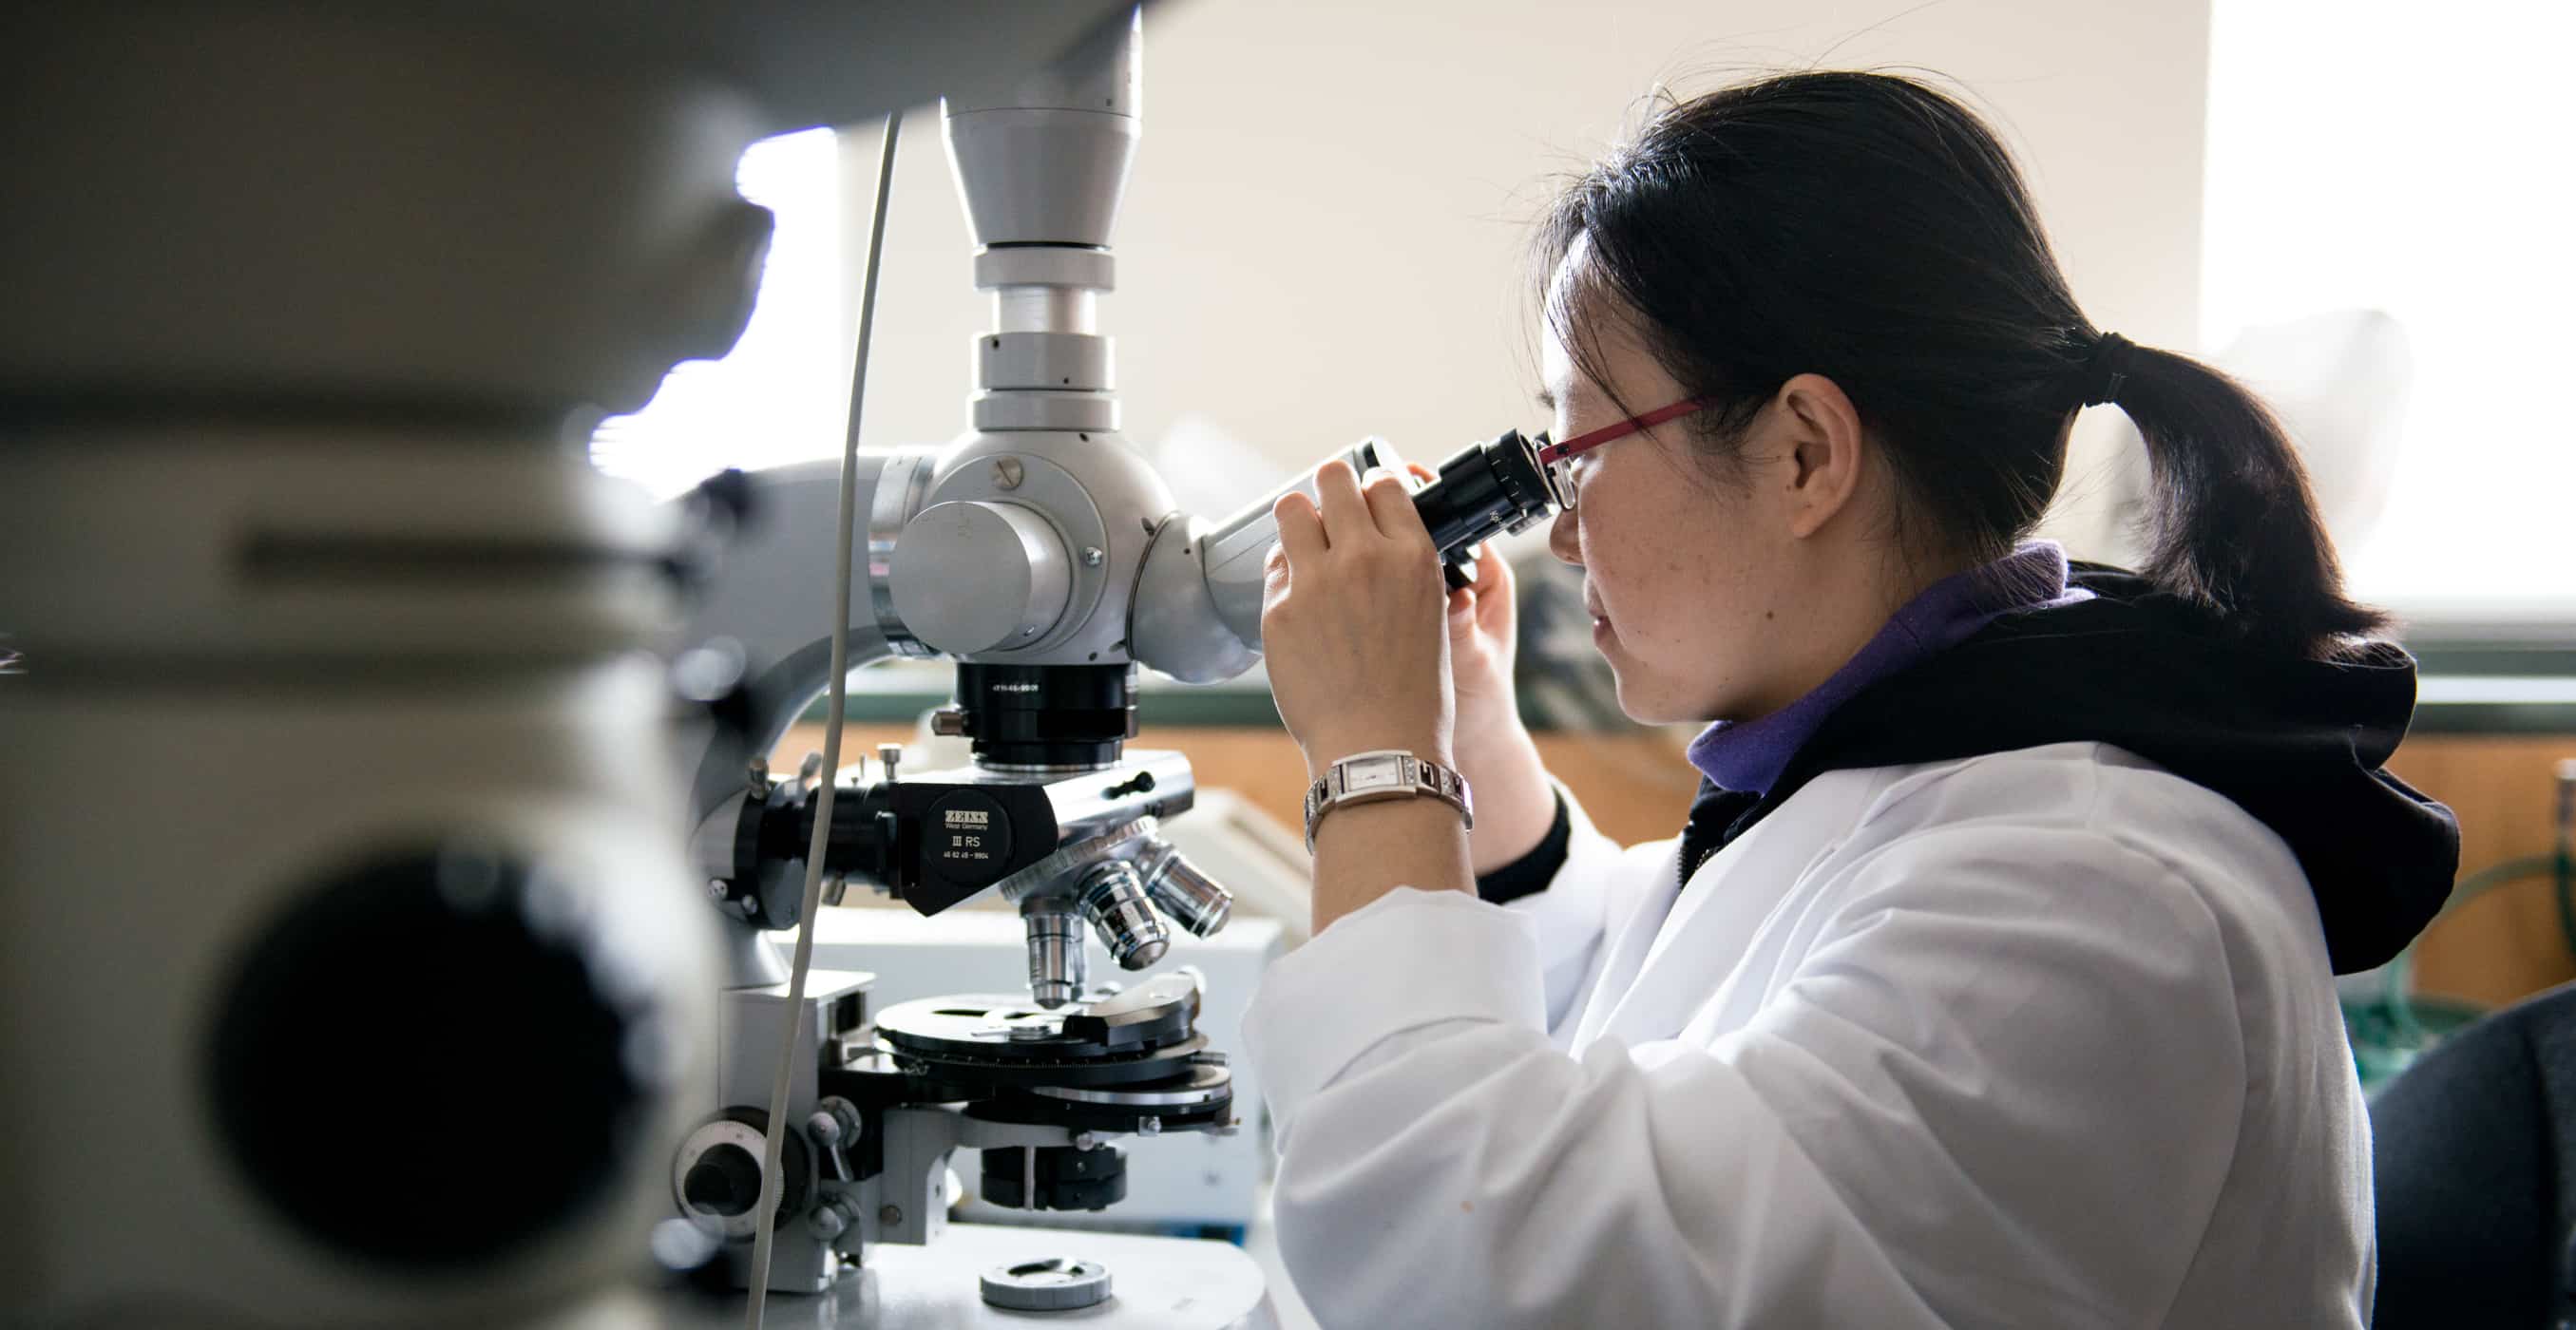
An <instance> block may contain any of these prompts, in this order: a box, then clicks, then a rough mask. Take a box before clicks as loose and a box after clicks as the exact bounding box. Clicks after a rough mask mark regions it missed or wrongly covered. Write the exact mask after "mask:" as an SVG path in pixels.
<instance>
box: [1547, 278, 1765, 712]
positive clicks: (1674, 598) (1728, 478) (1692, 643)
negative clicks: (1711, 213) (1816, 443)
mask: <svg viewBox="0 0 2576 1330" xmlns="http://www.w3.org/2000/svg"><path fill="white" fill-rule="evenodd" d="M1578 335H1581V336H1584V337H1586V338H1587V339H1591V338H1597V339H1598V347H1597V352H1598V357H1599V360H1600V362H1601V363H1600V365H1599V368H1600V369H1601V370H1602V372H1603V374H1604V377H1606V378H1607V379H1608V380H1609V382H1608V383H1606V384H1605V383H1598V382H1594V381H1592V380H1591V379H1589V378H1587V377H1585V375H1584V374H1583V373H1582V372H1581V371H1580V370H1578V369H1576V368H1575V365H1574V358H1573V356H1572V355H1571V354H1570V353H1569V352H1568V350H1567V348H1566V346H1565V344H1564V342H1563V341H1562V340H1560V339H1559V338H1558V337H1557V335H1556V333H1555V332H1554V331H1553V329H1552V328H1551V329H1542V333H1541V336H1542V339H1543V340H1542V353H1541V355H1542V360H1541V365H1540V372H1541V374H1542V376H1543V377H1544V379H1545V381H1546V382H1545V393H1546V397H1547V400H1549V401H1550V402H1551V403H1552V404H1553V406H1554V409H1555V412H1556V421H1555V435H1554V437H1556V438H1559V439H1568V438H1572V437H1574V436H1575V435H1577V434H1581V433H1583V432H1585V431H1587V430H1595V429H1600V428H1602V427H1603V426H1606V425H1611V424H1615V423H1617V422H1618V421H1620V420H1621V419H1623V418H1625V417H1627V416H1630V415H1639V414H1643V413H1645V412H1648V411H1652V410H1654V409H1655V408H1657V407H1661V406H1664V405H1666V404H1669V403H1672V402H1676V401H1680V400H1682V399H1684V398H1686V397H1688V396H1689V393H1688V392H1687V391H1686V390H1685V389H1684V388H1683V387H1682V386H1681V385H1680V384H1678V383H1676V382H1674V381H1673V379H1672V377H1671V376H1670V375H1668V374H1667V373H1665V372H1664V370H1663V368H1662V367H1661V366H1660V365H1658V364H1656V363H1655V360H1654V358H1653V357H1652V356H1651V355H1649V354H1647V352H1646V351H1645V349H1644V347H1643V346H1642V345H1641V344H1640V343H1639V342H1638V341H1637V340H1636V339H1635V338H1634V337H1633V336H1632V335H1629V334H1628V333H1626V332H1625V330H1623V329H1621V328H1619V327H1618V326H1616V321H1615V320H1613V321H1610V322H1608V323H1604V324H1600V325H1594V326H1587V327H1583V328H1581V329H1580V331H1579V334H1578ZM1613 390H1615V394H1616V396H1615V399H1614V396H1613ZM1622 404H1624V408H1623V405H1622ZM1776 414H1777V413H1776V410H1775V408H1765V410H1764V411H1763V412H1762V413H1761V415H1760V416H1758V417H1757V418H1756V419H1755V421H1754V423H1753V426H1752V428H1751V430H1750V431H1749V432H1748V435H1747V437H1746V439H1745V440H1744V444H1743V447H1742V450H1741V451H1740V453H1739V454H1738V455H1737V456H1736V458H1735V459H1734V460H1732V461H1731V462H1728V463H1724V464H1721V463H1719V462H1718V461H1716V460H1714V459H1711V458H1709V457H1708V456H1706V455H1705V454H1704V453H1702V452H1701V451H1700V450H1699V449H1698V448H1697V447H1696V446H1695V445H1694V444H1693V443H1692V441H1691V440H1692V435H1691V434H1690V432H1689V431H1690V430H1691V429H1692V427H1693V426H1694V425H1695V424H1697V423H1701V422H1695V421H1693V420H1691V419H1690V418H1687V417H1685V418H1683V419H1681V420H1675V421H1672V422H1669V423H1666V424H1663V425H1658V426H1656V427H1654V428H1653V429H1651V430H1647V431H1644V432H1641V433H1637V434H1631V435H1629V436H1627V437H1626V438H1623V439H1617V440H1614V441H1612V442H1610V443H1607V444H1604V445H1602V446H1601V447H1599V448H1596V449H1593V450H1592V451H1590V452H1587V453H1584V454H1583V455H1582V456H1581V457H1580V458H1578V459H1577V460H1576V461H1575V463H1574V466H1575V493H1576V495H1577V496H1578V498H1577V503H1576V505H1575V507H1574V508H1573V509H1571V510H1569V511H1566V512H1562V513H1559V514H1558V515H1557V518H1556V524H1555V526H1554V527H1553V528H1552V529H1551V530H1550V531H1549V533H1548V549H1549V551H1550V552H1552V553H1553V554H1555V555H1556V557H1558V558H1560V559H1562V560H1564V561H1565V562H1567V563H1570V564H1573V565H1576V566H1577V567H1580V568H1581V569H1583V574H1584V576H1583V593H1584V602H1585V605H1586V607H1587V608H1588V609H1589V610H1590V611H1591V613H1592V641H1593V645H1594V646H1595V647H1597V648H1598V649H1599V650H1600V652H1601V654H1602V655H1603V656H1604V657H1605V658H1607V659H1608V661H1609V662H1610V668H1611V671H1612V673H1613V674H1615V675H1616V676H1617V679H1618V688H1619V706H1620V708H1621V709H1622V710H1624V711H1626V712H1627V713H1628V715H1629V716H1631V717H1632V718H1634V719H1636V720H1639V721H1644V722H1648V723H1670V722H1683V721H1705V720H1713V719H1720V718H1724V719H1751V718H1753V717H1756V716H1760V715H1763V714H1767V713H1768V712H1770V711H1773V710H1776V709H1778V708H1779V707H1781V706H1785V705H1787V704H1788V703H1789V702H1790V701H1792V700H1794V699H1795V698H1796V697H1797V696H1798V695H1799V694H1800V693H1803V692H1804V691H1806V688H1807V687H1811V686H1812V685H1813V682H1814V681H1813V680H1806V679H1801V678H1797V677H1794V676H1796V675H1797V674H1799V673H1800V671H1799V670H1798V669H1797V668H1796V664H1797V662H1798V658H1799V656H1800V654H1801V653H1800V652H1799V651H1798V650H1797V649H1796V646H1795V645H1794V644H1793V643H1792V642H1791V641H1790V640H1788V639H1789V638H1793V637H1794V636H1795V635H1796V634H1797V633H1798V631H1799V629H1800V627H1801V619H1802V616H1801V615H1800V613H1799V609H1800V606H1799V604H1798V598H1797V595H1796V593H1797V590H1798V584H1799V582H1800V580H1801V579H1800V577H1799V572H1800V568H1799V561H1798V559H1797V557H1796V556H1797V555H1798V554H1799V553H1800V551H1799V550H1798V549H1797V548H1796V547H1797V545H1798V542H1797V541H1795V540H1793V539H1792V538H1791V537H1790V535H1789V532H1788V530H1787V524H1786V522H1785V521H1784V520H1783V515H1782V514H1781V513H1780V512H1779V511H1777V510H1778V508H1779V505H1777V504H1770V503H1765V502H1764V501H1763V500H1764V498H1765V497H1766V495H1765V486H1764V484H1763V483H1762V482H1763V477H1764V476H1765V474H1766V473H1767V472H1768V471H1770V470H1771V469H1773V468H1774V467H1775V466H1776V464H1777V462H1778V460H1779V458H1778V457H1777V456H1776V454H1778V453H1780V452H1783V451H1794V445H1791V446H1790V447H1787V448H1783V446H1782V445H1783V443H1785V440H1775V439H1772V438H1770V435H1771V434H1773V433H1774V432H1775V431H1774V424H1775V421H1774V416H1775V415H1776ZM1784 634H1785V635H1787V636H1786V637H1784ZM1784 647H1786V648H1788V649H1786V650H1783V648H1784Z"/></svg>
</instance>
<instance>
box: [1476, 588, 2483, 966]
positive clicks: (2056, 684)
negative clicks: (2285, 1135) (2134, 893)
mask: <svg viewBox="0 0 2576 1330" xmlns="http://www.w3.org/2000/svg"><path fill="white" fill-rule="evenodd" d="M2069 585H2071V586H2078V587H2082V588H2084V589H2086V590H2088V591H2091V592H2092V593H2093V597H2094V598H2093V599H2091V600H2087V601H2082V602H2078V603H2076V604H2073V605H2062V606H2057V607H2054V608H2050V609H2044V610H2035V611H2031V612H2028V613H2021V614H2009V615H2006V616H2004V617H2003V618H2000V619H1998V620H1996V621H1995V622H1994V623H1992V624H1989V625H1987V626H1986V627H1985V628H1984V629H1982V630H1980V631H1979V632H1977V633H1976V634H1975V635H1974V636H1972V637H1970V638H1968V639H1967V640H1966V641H1964V642H1962V643H1960V644H1959V645H1957V646H1954V647H1951V648H1950V649H1948V650H1946V651H1943V652H1940V653H1938V654H1936V655H1933V656H1931V657H1928V658H1926V659H1924V660H1922V661H1919V662H1917V663H1916V664H1914V665H1913V666H1911V667H1908V668H1906V669H1904V670H1901V671H1899V672H1897V673H1896V674H1893V675H1890V676H1888V677H1887V678H1885V679H1881V680H1879V681H1878V682H1877V683H1875V684H1872V685H1870V686H1869V687H1867V688H1865V689H1863V690H1862V691H1860V692H1859V693H1857V694H1855V695H1854V696H1853V697H1852V698H1851V700H1850V701H1847V702H1845V703H1844V704H1843V705H1842V706H1840V707H1838V708H1836V709H1835V711H1834V713H1833V714H1832V715H1831V716H1829V717H1827V718H1826V720H1825V722H1824V723H1823V724H1822V725H1821V726H1819V727H1818V728H1817V730H1816V731H1815V733H1814V734H1813V735H1811V736H1809V738H1808V739H1807V741H1806V743H1805V744H1803V745H1801V746H1800V748H1799V749H1798V752H1797V755H1796V756H1795V757H1792V758H1791V759H1790V761H1789V765H1788V767H1787V768H1786V769H1785V770H1783V771H1782V772H1781V774H1780V778H1779V779H1778V780H1777V781H1774V782H1773V783H1772V786H1771V789H1770V790H1769V792H1767V793H1763V794H1754V793H1747V792H1741V791H1734V790H1726V789H1721V788H1719V787H1717V786H1716V785H1714V784H1710V783H1705V782H1704V783H1703V784H1702V785H1701V787H1700V792H1699V797H1698V798H1697V799H1696V800H1694V801H1693V802H1692V804H1691V811H1690V821H1689V824H1688V825H1687V826H1685V827H1684V828H1683V830H1682V844H1681V875H1682V880H1683V881H1684V882H1685V883H1687V882H1688V881H1689V880H1690V875H1691V873H1692V872H1693V871H1695V870H1696V869H1697V868H1698V867H1699V865H1700V864H1701V863H1702V862H1703V861H1705V860H1706V859H1707V858H1708V856H1710V855H1712V854H1714V853H1716V852H1717V851H1719V850H1721V849H1723V848H1725V846H1726V845H1727V843H1728V842H1730V841H1732V840H1734V839H1735V838H1736V837H1738V836H1741V835H1743V834H1744V833H1745V831H1746V830H1748V829H1750V828H1751V827H1752V826H1753V825H1754V824H1755V823H1757V822H1759V821H1761V820H1762V818H1763V817H1765V816H1766V815H1768V814H1769V813H1770V811H1771V810H1772V809H1774V808H1777V807H1779V806H1780V804H1781V803H1782V802H1783V801H1785V800H1787V799H1788V798H1789V797H1790V796H1791V795H1794V794H1796V793H1797V792H1798V790H1799V789H1801V788H1802V787H1804V786H1805V785H1806V783H1807V782H1808V781H1809V780H1812V779H1814V778H1815V777H1817V776H1819V775H1821V774H1823V773H1825V772H1828V771H1837V770H1844V769H1849V768H1860V767H1887V766H1902V765H1908V764H1912V763H1920V762H1941V761H1950V760H1954V759H1958V758H1963V757H1975V756H1979V755H1981V754H1985V753H2002V752H2010V751H2012V750H2015V749H2021V748H2035V747H2038V746H2039V745H2042V744H2053V743H2066V742H2095V743H2107V744H2112V745H2114V746H2117V747H2120V748H2124V749H2127V750H2128V751H2130V752H2132V753H2135V754H2137V755H2138V756H2140V757H2143V758H2146V759H2147V760H2148V761H2150V762H2154V763H2155V764H2157V765H2158V766H2161V767H2163V768H2165V769H2166V770H2168V771H2171V772H2173V773H2174V774H2175V775H2177V776H2180V777H2182V778H2183V779H2185V780H2188V781H2191V782H2193V783H2194V784H2197V785H2201V786H2203V787H2206V788H2207V789H2210V790H2212V791H2215V792H2216V793H2218V794H2221V795H2224V796H2226V797H2227V798H2228V799H2230V800H2232V801H2233V802H2234V803H2235V804H2236V805H2237V806H2238V807H2240V808H2243V809H2244V810H2245V811H2246V812H2248V813H2250V814H2252V815H2253V816H2254V817H2255V818H2256V819H2257V820H2259V821H2261V822H2262V823H2263V824H2264V825H2265V826H2268V827H2270V828H2271V829H2272V831H2273V833H2274V834H2276V835H2278V836H2279V837H2280V838H2281V839H2282V840H2283V841H2286V842H2288V844H2289V847H2290V850H2291V852H2292V853H2293V854H2295V855H2297V856H2298V860H2299V866H2300V868H2302V869H2303V870H2305V871H2306V873H2307V876H2308V887H2309V890H2311V891H2313V892H2314V893H2315V894H2316V898H2317V913H2318V915H2319V916H2320V917H2321V918H2322V919H2323V921H2324V924H2325V935H2326V950H2327V953H2328V955H2329V956H2330V957H2331V958H2332V960H2333V962H2334V968H2335V970H2336V972H2337V973H2350V972H2352V971H2356V970H2366V969H2369V968H2371V967H2372V966H2375V965H2379V964H2382V963H2384V962H2386V961H2387V960H2388V959H2390V958H2391V957H2393V956H2395V955H2396V954H2397V952H2398V950H2399V949H2400V948H2402V947H2404V946H2405V945H2406V944H2407V943H2408V942H2409V941H2411V940H2413V938H2414V937H2415V935H2416V934H2417V933H2419V932H2421V931H2422V930H2423V928H2424V925H2426V924H2427V923H2430V922H2431V921H2432V918H2433V915H2434V914H2435V913H2436V912H2437V911H2439V910H2440V909H2441V907H2442V902H2443V901H2444V900H2445V899H2446V898H2447V897H2448V896H2449V895H2450V893H2451V882H2452V879H2453V877H2454V875H2455V874H2456V873H2457V871H2458V868H2459V860H2460V832H2459V824H2458V822H2457V821H2456V820H2455V819H2453V817H2452V816H2451V810H2450V809H2448V808H2445V807H2443V806H2442V805H2441V804H2440V803H2437V802H2435V801H2434V800H2432V799H2429V798H2426V797H2425V796H2424V795H2423V794H2421V793H2419V792H2418V791H2416V790H2415V789H2413V788H2412V787H2410V786H2408V785H2407V784H2406V782H2404V781H2402V780H2399V779H2398V778H2396V777H2395V776H2392V775H2390V774H2389V773H2388V771H2387V769H2386V767H2385V765H2384V764H2385V763H2386V762H2387V761H2388V756H2389V754H2391V753H2393V752H2395V751H2396V749H2397V743H2398V741H2399V740H2400V739H2403V738H2405V737H2406V724H2407V721H2408V719H2409V718H2410V717H2411V716H2412V714H2413V712H2414V709H2415V662H2414V661H2413V659H2412V658H2410V657H2409V656H2408V655H2407V654H2406V653H2405V651H2404V650H2402V649H2400V648H2399V647H2397V646H2396V645H2395V644H2393V643H2386V642H2374V643H2369V644H2366V645H2363V646H2360V647H2357V648H2354V649H2352V650H2350V651H2348V652H2346V653H2344V654H2342V655H2341V656H2339V657H2338V658H2336V659H2335V660H2333V661H2316V660H2306V659H2301V658H2298V657H2292V656H2283V655H2278V654H2272V653H2264V652H2259V651H2255V650H2253V649H2250V648H2248V647H2246V646H2244V645H2243V644H2241V643H2239V642H2237V641H2234V640H2232V639H2231V638H2229V637H2228V636H2227V635H2226V634H2225V633H2224V632H2223V631H2222V629H2221V628H2220V627H2219V625H2218V624H2217V622H2216V620H2214V619H2213V618H2212V617H2211V616H2210V615H2209V614H2208V613H2207V612H2205V611H2202V610H2199V609H2197V608H2196V607H2193V606H2191V605H2189V604H2187V603H2185V602H2183V601H2181V600H2178V599H2176V598H2175V597H2172V596H2169V595H2165V594H2163V593H2160V592H2158V591H2156V590H2155V589H2154V588H2153V587H2152V586H2150V585H2149V584H2148V583H2147V581H2146V579H2144V578H2142V577H2139V576H2138V575H2136V574H2134V573H2128V572H2123V571H2121V570H2119V569H2115V568H2105V567H2101V566H2099V565H2093V564H2077V565H2075V567H2074V574H2073V576H2072V577H2071V578H2070V579H2069ZM1567 836H1568V831H1567V826H1566V819H1565V815H1564V811H1563V809H1561V808H1560V809H1559V810H1558V818H1557V825H1556V826H1555V827H1553V828H1551V829H1550V831H1549V834H1548V836H1547V839H1546V840H1545V841H1543V842H1542V843H1541V844H1540V845H1539V847H1538V848H1537V849H1536V850H1533V851H1532V852H1531V853H1530V854H1529V855H1528V856H1526V857H1524V858H1523V859H1522V860H1521V861H1520V862H1517V863H1514V864H1511V865H1509V866H1507V867H1505V868H1502V869H1500V870H1497V871H1496V872H1494V873H1491V874H1487V875H1485V876H1484V877H1482V878H1480V879H1478V882H1477V889H1478V891H1479V893H1480V894H1482V895H1483V896H1484V897H1485V898H1486V899H1488V900H1508V899H1511V898H1512V897H1514V896H1519V895H1526V894H1528V893H1529V892H1532V891H1536V890H1540V889H1542V888H1544V887H1545V886H1546V884H1547V881H1548V880H1549V879H1550V878H1553V877H1554V876H1555V875H1556V870H1557V868H1559V867H1560V866H1562V865H1563V863H1564V860H1565V846H1566V840H1567Z"/></svg>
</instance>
